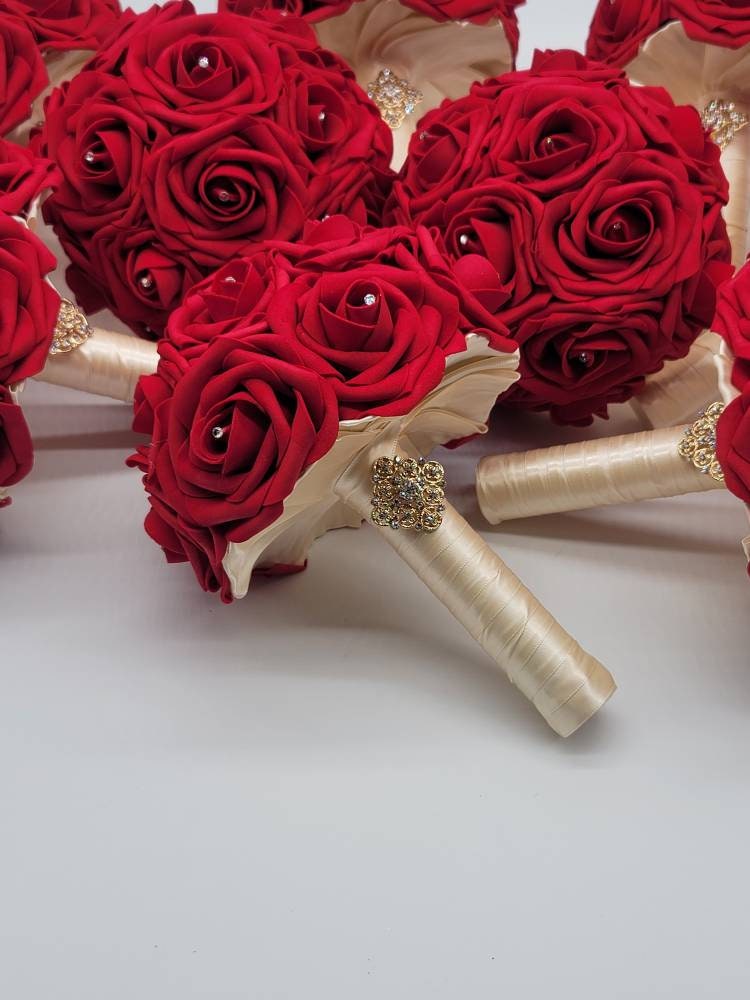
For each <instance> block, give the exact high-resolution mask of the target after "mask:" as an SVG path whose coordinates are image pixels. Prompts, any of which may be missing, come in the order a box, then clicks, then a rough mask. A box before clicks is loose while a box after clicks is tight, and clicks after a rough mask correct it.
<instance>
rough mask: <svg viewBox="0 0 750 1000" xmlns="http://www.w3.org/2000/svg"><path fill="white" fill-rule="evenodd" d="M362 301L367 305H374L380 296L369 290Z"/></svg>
mask: <svg viewBox="0 0 750 1000" xmlns="http://www.w3.org/2000/svg"><path fill="white" fill-rule="evenodd" d="M362 301H363V302H364V304H365V305H366V306H374V305H375V303H376V302H377V301H378V297H377V295H373V293H372V292H368V293H367V295H365V297H364V299H362Z"/></svg>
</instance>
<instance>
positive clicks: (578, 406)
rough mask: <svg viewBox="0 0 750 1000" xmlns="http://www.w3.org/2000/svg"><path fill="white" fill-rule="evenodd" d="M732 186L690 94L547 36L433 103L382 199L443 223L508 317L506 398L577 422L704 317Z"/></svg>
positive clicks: (722, 254)
mask: <svg viewBox="0 0 750 1000" xmlns="http://www.w3.org/2000/svg"><path fill="white" fill-rule="evenodd" d="M727 196H728V188H727V182H726V178H725V177H724V174H723V172H722V170H721V165H720V161H719V151H718V148H717V147H716V146H715V144H714V143H712V142H710V141H709V140H708V138H707V136H706V134H705V132H704V130H703V127H702V125H701V122H700V118H699V116H698V114H697V112H696V111H695V109H693V108H679V107H676V106H675V105H674V103H673V102H672V101H671V99H670V98H669V96H668V95H667V94H666V92H665V91H663V90H660V89H658V88H637V87H632V86H631V85H630V84H629V83H628V81H627V80H626V78H625V76H624V74H623V73H622V71H620V70H617V69H613V68H611V67H607V66H603V65H602V64H600V63H593V62H590V61H588V60H586V59H585V58H584V57H583V56H581V55H579V54H578V53H572V52H541V53H537V54H536V56H535V58H534V62H533V65H532V68H531V69H530V70H526V71H522V72H515V73H508V74H505V75H504V76H501V77H498V78H497V79H494V80H488V81H486V82H485V83H483V84H477V85H475V86H474V87H472V90H471V92H470V94H469V95H468V96H467V97H465V98H462V99H460V100H458V101H453V102H444V104H443V105H442V106H441V107H440V108H438V109H437V110H435V111H433V112H431V113H430V114H428V115H426V116H425V118H424V119H423V121H422V123H421V125H420V130H419V131H418V132H417V133H416V134H415V136H414V137H413V139H412V143H411V147H410V153H409V157H408V159H407V161H406V163H405V164H404V167H403V168H402V170H401V173H400V175H399V178H398V179H397V181H396V184H395V186H394V190H393V193H392V195H391V197H390V199H389V203H388V206H387V216H388V217H389V218H390V219H392V220H394V221H399V222H409V223H411V224H422V225H428V226H433V227H435V228H436V230H437V231H438V232H439V233H440V235H441V237H442V238H443V239H444V240H445V243H446V248H447V251H448V254H449V255H450V257H451V259H452V261H453V270H454V273H456V274H457V275H459V276H460V277H461V279H462V281H463V282H464V283H465V285H467V286H468V287H470V288H471V289H472V291H473V292H474V295H475V297H476V298H477V299H478V300H479V301H480V302H481V303H482V305H483V306H484V307H485V308H486V309H488V310H489V311H491V312H492V313H493V314H494V315H495V316H496V318H497V319H499V320H500V321H502V322H504V323H506V324H507V325H508V327H509V329H510V333H511V336H512V337H513V338H514V339H515V340H517V342H518V343H519V345H520V347H521V354H522V357H521V366H520V371H521V380H520V382H519V383H518V384H517V386H516V387H514V388H513V389H511V391H510V393H508V394H507V395H506V396H505V397H504V400H505V401H506V402H515V403H516V404H518V405H523V406H527V407H530V408H533V409H549V410H551V412H552V415H553V417H554V418H555V419H556V420H562V421H573V422H575V423H585V422H587V421H589V422H590V420H591V418H592V416H593V415H595V414H598V415H605V414H606V412H607V404H608V402H612V403H614V402H621V401H623V400H626V399H628V398H629V397H630V396H631V395H632V394H633V393H634V392H636V391H637V390H638V389H639V388H640V387H642V385H643V381H644V378H645V376H647V375H649V374H652V373H653V372H655V371H658V370H659V368H661V367H662V365H663V363H664V362H665V361H666V360H668V359H674V358H680V357H683V356H684V355H685V354H686V353H687V352H688V350H689V348H690V345H691V343H692V342H693V340H694V339H695V338H696V337H697V336H698V334H699V333H700V332H701V331H702V330H703V329H704V328H705V327H706V326H708V325H710V323H711V320H712V318H713V314H714V310H715V305H716V290H717V288H718V287H719V285H720V284H721V283H722V282H723V281H724V280H726V279H727V278H728V277H729V275H730V274H731V265H730V247H729V241H728V238H727V234H726V227H725V226H724V223H723V220H722V217H721V208H722V206H723V205H724V204H725V203H726V200H727Z"/></svg>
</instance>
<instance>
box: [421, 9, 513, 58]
mask: <svg viewBox="0 0 750 1000" xmlns="http://www.w3.org/2000/svg"><path fill="white" fill-rule="evenodd" d="M402 2H403V3H404V4H405V6H407V7H412V8H413V9H414V10H416V11H419V13H420V14H426V15H427V17H432V18H434V19H435V20H436V21H473V22H474V23H475V24H487V23H488V22H489V21H492V20H499V21H500V23H501V24H502V25H503V27H504V28H505V34H506V35H507V36H508V41H509V42H510V46H511V50H512V52H513V54H514V55H515V54H516V52H517V51H518V20H517V18H516V12H515V8H516V7H521V6H523V4H525V3H526V0H402Z"/></svg>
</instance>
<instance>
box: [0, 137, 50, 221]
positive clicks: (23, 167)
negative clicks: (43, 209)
mask: <svg viewBox="0 0 750 1000" xmlns="http://www.w3.org/2000/svg"><path fill="white" fill-rule="evenodd" d="M59 177H60V173H59V171H58V169H57V167H56V166H55V164H54V163H52V162H51V161H50V160H46V159H44V158H43V157H39V156H35V155H34V154H33V153H32V152H31V150H29V149H25V148H24V147H23V146H17V145H16V144H15V143H14V142H8V141H7V140H5V139H0V212H5V213H6V214H7V215H25V214H26V212H27V210H28V208H29V206H30V204H31V202H32V201H33V200H34V199H35V198H36V196H37V195H38V194H41V192H42V191H44V190H45V188H48V187H51V186H52V185H53V184H56V183H57V181H58V180H59Z"/></svg>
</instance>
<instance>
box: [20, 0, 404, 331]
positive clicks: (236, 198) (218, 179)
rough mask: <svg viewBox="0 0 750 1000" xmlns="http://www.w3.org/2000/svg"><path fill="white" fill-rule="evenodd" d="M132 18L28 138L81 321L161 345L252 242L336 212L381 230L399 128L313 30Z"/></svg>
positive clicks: (162, 15)
mask: <svg viewBox="0 0 750 1000" xmlns="http://www.w3.org/2000/svg"><path fill="white" fill-rule="evenodd" d="M123 21H124V23H123V25H122V26H121V30H120V31H119V32H118V33H117V34H116V35H113V36H112V37H111V39H110V40H109V42H108V43H107V44H106V45H104V46H102V48H101V49H100V50H99V52H98V54H97V55H96V57H95V58H94V59H93V60H92V61H90V62H89V63H88V64H87V65H86V68H85V70H84V71H83V72H81V73H79V74H78V76H76V77H75V78H74V79H73V80H72V81H71V82H69V83H67V84H65V85H64V86H63V87H62V88H60V89H58V90H56V91H55V92H54V93H53V94H52V96H51V97H50V98H49V101H48V103H47V107H46V115H45V122H44V127H43V129H42V130H41V132H40V134H39V135H38V136H37V137H36V138H35V148H36V149H38V150H39V151H40V152H43V153H44V155H46V156H48V157H49V158H50V159H52V160H54V161H55V162H56V163H57V164H59V166H60V170H61V172H62V181H61V183H60V185H59V186H58V188H57V189H56V191H55V192H54V193H53V194H52V195H51V196H50V197H49V198H48V199H47V200H46V201H45V203H44V209H43V211H44V218H45V220H46V221H47V222H48V223H50V224H51V225H52V226H53V227H54V229H55V232H56V233H57V235H58V237H59V239H60V242H61V244H62V246H63V248H64V250H65V252H66V254H67V255H68V257H69V258H70V261H71V266H70V268H69V270H68V282H69V284H70V286H71V288H72V289H73V291H74V293H75V294H76V297H77V299H78V301H79V303H80V304H81V305H82V306H83V308H84V309H85V310H86V312H88V313H91V312H95V311H97V310H98V309H100V308H102V307H104V306H105V305H106V306H109V308H110V309H111V310H112V312H113V313H114V314H115V315H116V316H117V317H119V318H120V319H121V320H123V322H125V323H127V324H128V325H129V326H131V327H132V328H133V329H134V330H136V331H137V332H138V333H140V334H142V335H144V336H147V337H156V336H158V335H161V333H162V332H163V329H164V325H165V323H166V320H167V317H168V316H169V314H170V312H171V311H172V310H173V309H174V308H175V307H176V306H177V305H178V304H179V302H180V301H181V300H182V298H183V296H184V294H185V292H186V291H187V290H188V289H189V288H190V287H191V286H192V285H193V284H195V283H196V282H197V281H199V280H200V279H201V278H203V277H205V276H207V275H208V274H210V273H211V272H212V271H213V270H215V269H216V268H217V267H219V266H221V265H222V264H223V263H225V262H226V261H228V260H231V259H232V258H233V257H235V256H237V255H241V254H242V253H244V252H245V251H247V250H248V249H250V248H251V247H252V246H253V245H254V244H255V243H258V242H261V241H263V240H265V239H269V238H276V239H289V240H294V239H296V238H297V237H298V236H300V235H301V233H302V231H303V228H304V225H305V222H306V221H307V220H308V219H320V218H323V217H324V216H326V215H329V214H334V213H337V212H344V213H345V214H347V215H348V216H350V217H351V218H353V219H355V220H356V221H358V222H362V223H364V222H367V221H372V222H379V221H380V213H381V208H382V202H383V198H384V194H385V190H384V185H385V184H386V183H387V182H388V180H389V172H390V168H389V163H390V158H391V148H392V143H391V136H390V130H389V129H388V127H387V126H386V125H385V123H384V122H383V121H382V119H381V118H380V115H379V114H378V111H377V108H376V107H375V106H374V105H373V104H372V102H370V101H369V100H368V99H367V97H366V95H365V94H364V93H363V92H362V91H361V90H360V88H359V87H358V86H357V84H356V82H355V80H354V77H353V75H352V73H351V71H350V70H349V69H348V68H347V67H346V66H345V65H344V63H343V62H342V61H341V60H340V59H339V58H338V57H336V56H334V55H332V54H331V53H329V52H326V51H325V50H323V49H321V48H320V46H319V45H318V43H317V41H316V39H315V36H314V34H313V32H312V29H311V28H309V27H308V26H307V25H306V24H305V22H304V21H302V20H299V19H295V18H289V17H287V18H284V17H282V16H281V15H280V14H279V13H278V12H276V11H268V12H265V13H262V14H259V15H257V16H254V17H252V18H245V17H241V16H239V15H235V14H231V13H220V14H205V15H196V14H195V13H194V11H193V8H192V6H191V5H190V4H189V3H180V2H175V3H168V4H167V5H166V6H164V7H158V6H157V7H153V8H152V9H151V10H149V11H148V12H146V13H145V14H140V15H126V17H125V18H124V19H123Z"/></svg>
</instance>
